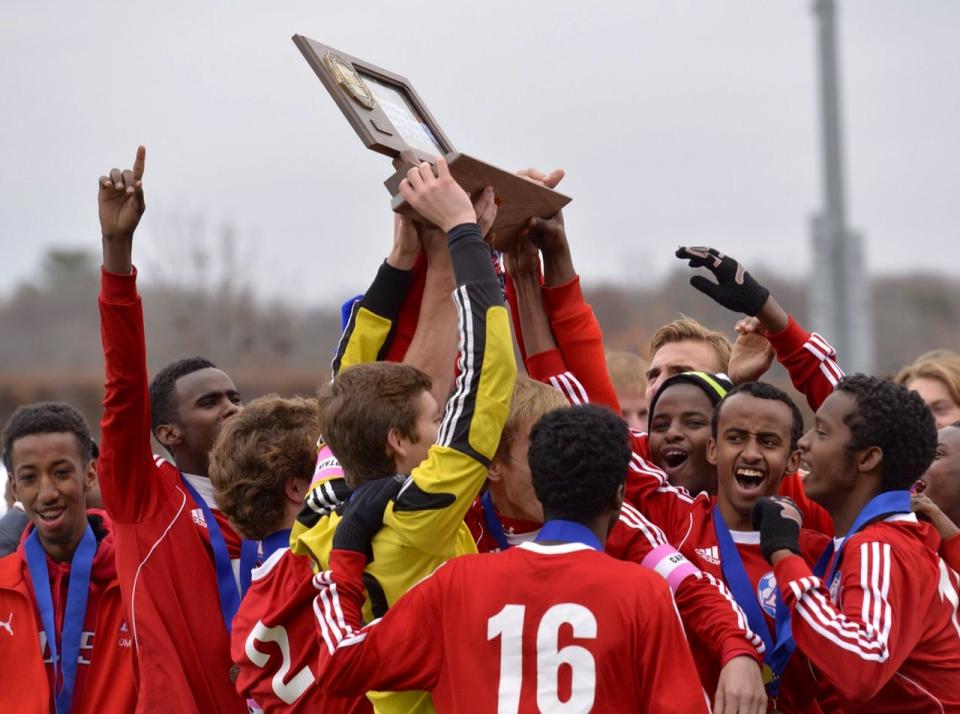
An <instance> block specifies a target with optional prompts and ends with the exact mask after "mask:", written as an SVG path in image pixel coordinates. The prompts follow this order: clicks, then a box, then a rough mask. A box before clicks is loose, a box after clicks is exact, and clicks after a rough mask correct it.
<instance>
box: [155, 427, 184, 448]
mask: <svg viewBox="0 0 960 714" xmlns="http://www.w3.org/2000/svg"><path fill="white" fill-rule="evenodd" d="M157 441H159V442H160V443H161V444H162V445H163V446H165V447H166V448H167V449H169V448H170V447H171V446H179V445H180V444H182V443H183V432H182V431H181V430H180V427H178V426H177V425H175V424H161V425H160V426H158V427H157Z"/></svg>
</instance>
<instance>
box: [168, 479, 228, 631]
mask: <svg viewBox="0 0 960 714" xmlns="http://www.w3.org/2000/svg"><path fill="white" fill-rule="evenodd" d="M180 480H181V481H182V482H183V485H184V487H185V488H186V489H187V491H189V492H190V495H191V496H192V497H193V500H194V501H196V502H197V506H199V508H200V510H201V511H202V512H203V518H204V520H205V521H206V522H207V530H208V531H209V533H210V545H211V547H212V548H213V564H214V567H215V568H216V571H217V590H219V591H220V611H221V613H222V614H223V622H224V624H226V626H227V633H228V634H229V633H230V632H231V630H232V629H233V617H234V615H236V614H237V609H238V608H239V607H240V589H239V588H238V586H237V580H236V578H235V577H234V575H233V563H231V562H230V551H228V550H227V542H226V541H225V540H224V539H223V531H221V530H220V524H219V523H218V522H217V519H216V518H215V517H214V515H213V511H212V510H211V509H210V506H208V505H207V502H206V501H204V500H203V496H201V495H200V493H199V492H198V491H197V489H195V488H194V487H193V484H191V483H190V482H189V481H188V480H187V479H185V478H183V477H182V476H181V478H180ZM242 550H243V546H242V545H241V551H242ZM241 563H242V561H241Z"/></svg>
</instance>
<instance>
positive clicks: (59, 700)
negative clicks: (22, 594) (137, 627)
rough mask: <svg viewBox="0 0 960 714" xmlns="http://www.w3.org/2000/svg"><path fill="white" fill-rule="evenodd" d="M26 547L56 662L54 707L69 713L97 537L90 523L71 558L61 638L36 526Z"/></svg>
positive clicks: (43, 620) (32, 578)
mask: <svg viewBox="0 0 960 714" xmlns="http://www.w3.org/2000/svg"><path fill="white" fill-rule="evenodd" d="M24 550H25V551H26V554H27V569H28V570H29V571H30V579H31V580H32V581H33V593H34V597H35V598H36V600H37V609H38V610H39V611H40V621H41V623H43V630H44V632H45V633H46V635H47V644H48V646H49V647H50V661H51V662H52V663H53V692H52V694H53V700H54V710H55V711H56V713H57V714H69V712H70V706H71V704H72V702H73V685H74V684H75V683H76V679H77V660H79V659H80V639H81V637H82V635H83V620H84V618H85V617H86V614H87V595H89V593H90V571H91V569H92V568H93V558H94V556H95V555H96V553H97V538H96V536H95V535H94V534H93V529H92V528H90V524H89V523H88V524H87V529H86V530H85V531H84V533H83V537H82V538H81V539H80V543H79V545H78V546H77V549H76V550H75V551H74V552H73V558H72V559H71V561H70V579H69V583H68V585H67V610H66V612H65V613H64V618H63V632H62V633H61V636H60V637H59V638H58V637H57V629H56V616H55V613H54V610H53V594H52V593H51V592H50V571H49V570H48V569H47V551H45V550H44V549H43V544H42V543H41V542H40V537H39V536H38V535H37V531H36V529H34V530H33V532H32V533H31V534H30V535H29V536H28V537H27V540H26V542H25V543H24ZM58 640H59V643H60V644H59V646H58V644H57V641H58ZM58 651H59V656H58ZM58 682H59V683H60V687H59V691H57V684H58Z"/></svg>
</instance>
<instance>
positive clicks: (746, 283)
mask: <svg viewBox="0 0 960 714" xmlns="http://www.w3.org/2000/svg"><path fill="white" fill-rule="evenodd" d="M676 256H677V257H678V258H680V259H681V260H686V261H688V262H687V265H689V266H690V267H691V268H706V269H707V270H709V271H710V272H711V273H713V275H714V277H715V278H716V279H717V282H715V283H714V282H711V281H710V280H709V279H707V278H706V277H704V276H702V275H694V276H693V277H692V278H690V284H691V285H692V286H693V287H695V288H696V289H697V290H699V291H700V292H702V293H703V294H704V295H707V296H709V297H711V298H713V299H714V300H715V301H716V302H718V303H720V304H721V305H723V306H724V307H725V308H727V309H728V310H733V311H734V312H742V313H744V314H746V315H751V316H754V315H757V313H759V312H760V311H761V310H762V309H763V306H764V303H766V302H767V298H768V297H770V291H769V290H767V289H766V288H765V287H763V286H762V285H761V284H760V283H758V282H757V281H756V280H754V279H753V277H752V276H751V275H750V273H748V272H747V270H746V268H744V267H743V266H742V265H741V264H740V263H738V262H737V261H736V260H735V259H733V258H731V257H730V256H729V255H724V254H723V253H721V252H720V251H718V250H716V249H714V248H707V247H686V246H681V247H680V248H677V252H676Z"/></svg>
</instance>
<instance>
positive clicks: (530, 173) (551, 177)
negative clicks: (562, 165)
mask: <svg viewBox="0 0 960 714" xmlns="http://www.w3.org/2000/svg"><path fill="white" fill-rule="evenodd" d="M516 175H517V176H520V177H521V178H525V179H527V180H528V181H533V183H538V184H540V185H541V186H546V187H547V188H556V187H557V185H558V184H559V183H560V182H561V181H562V180H563V177H564V176H566V175H567V174H566V172H565V171H564V170H563V169H554V170H553V171H551V172H550V173H548V174H545V173H543V171H541V170H540V169H533V168H530V169H520V170H519V171H517V173H516Z"/></svg>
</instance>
